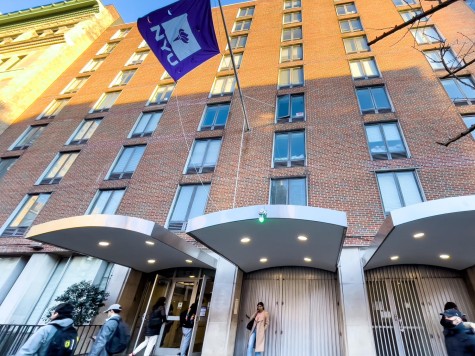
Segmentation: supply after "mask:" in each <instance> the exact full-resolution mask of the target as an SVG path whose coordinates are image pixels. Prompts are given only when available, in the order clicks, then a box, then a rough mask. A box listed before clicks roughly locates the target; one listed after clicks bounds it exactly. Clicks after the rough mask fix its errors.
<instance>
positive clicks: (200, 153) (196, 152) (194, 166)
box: [186, 138, 221, 174]
mask: <svg viewBox="0 0 475 356" xmlns="http://www.w3.org/2000/svg"><path fill="white" fill-rule="evenodd" d="M220 149H221V138H212V139H207V140H195V143H194V145H193V148H192V149H191V152H190V157H189V159H188V166H187V167H186V173H187V174H192V173H208V172H214V168H215V167H216V163H217V162H218V157H219V150H220Z"/></svg>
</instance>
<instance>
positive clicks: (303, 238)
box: [297, 235, 307, 241]
mask: <svg viewBox="0 0 475 356" xmlns="http://www.w3.org/2000/svg"><path fill="white" fill-rule="evenodd" d="M297 238H298V239H299V240H300V241H307V236H303V235H300V236H299V237H297Z"/></svg>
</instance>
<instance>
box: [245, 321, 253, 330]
mask: <svg viewBox="0 0 475 356" xmlns="http://www.w3.org/2000/svg"><path fill="white" fill-rule="evenodd" d="M253 326H254V318H252V319H251V320H249V322H248V323H247V325H246V329H247V330H252V327H253Z"/></svg>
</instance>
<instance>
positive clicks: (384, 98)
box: [356, 86, 392, 114]
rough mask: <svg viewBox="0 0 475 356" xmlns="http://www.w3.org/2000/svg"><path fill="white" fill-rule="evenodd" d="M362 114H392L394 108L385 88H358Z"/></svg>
mask: <svg viewBox="0 0 475 356" xmlns="http://www.w3.org/2000/svg"><path fill="white" fill-rule="evenodd" d="M356 96H357V97H358V104H359V105H360V109H361V113H362V114H374V113H385V112H391V111H392V106H391V103H390V101H389V96H388V93H387V92H386V88H385V87H384V86H374V87H360V88H356Z"/></svg>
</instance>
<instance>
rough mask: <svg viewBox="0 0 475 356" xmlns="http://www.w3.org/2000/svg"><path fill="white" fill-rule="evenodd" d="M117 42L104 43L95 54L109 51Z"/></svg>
mask: <svg viewBox="0 0 475 356" xmlns="http://www.w3.org/2000/svg"><path fill="white" fill-rule="evenodd" d="M118 43H119V42H111V43H106V44H105V45H104V46H103V47H102V48H101V49H100V50H99V52H97V53H96V54H97V55H99V54H109V53H111V52H112V51H113V50H114V48H115V47H116V46H117V44H118Z"/></svg>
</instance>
